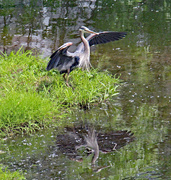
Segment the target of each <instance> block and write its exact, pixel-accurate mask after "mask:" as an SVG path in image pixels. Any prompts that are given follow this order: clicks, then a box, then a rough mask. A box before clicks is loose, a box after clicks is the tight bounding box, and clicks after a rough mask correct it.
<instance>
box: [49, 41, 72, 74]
mask: <svg viewBox="0 0 171 180" xmlns="http://www.w3.org/2000/svg"><path fill="white" fill-rule="evenodd" d="M71 45H72V42H68V43H65V44H63V45H62V46H60V47H59V48H58V49H57V50H56V51H55V52H54V53H53V54H52V55H51V56H50V61H49V62H48V65H47V68H46V70H48V71H49V70H51V69H53V68H57V67H58V66H59V65H61V64H63V63H66V62H69V61H71V60H72V56H69V55H68V54H67V50H68V48H69V47H70V46H71Z"/></svg>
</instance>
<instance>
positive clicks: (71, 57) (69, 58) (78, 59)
mask: <svg viewBox="0 0 171 180" xmlns="http://www.w3.org/2000/svg"><path fill="white" fill-rule="evenodd" d="M79 31H80V37H81V40H82V42H81V43H80V44H79V45H78V47H77V49H76V51H75V52H74V53H71V52H69V51H68V48H69V47H70V46H71V45H72V42H68V43H65V44H63V45H62V46H60V47H59V48H58V49H57V51H55V52H54V53H53V54H52V55H51V57H50V58H51V60H50V61H49V63H48V65H47V68H46V69H47V70H48V71H49V70H51V69H53V68H56V69H58V71H59V72H60V73H61V74H62V73H65V74H66V73H67V74H68V76H69V73H70V72H71V71H72V70H73V69H74V68H76V67H80V68H82V69H86V70H89V68H90V66H91V64H90V47H91V46H92V45H96V44H103V43H107V42H110V41H116V40H119V39H122V38H123V37H125V35H126V33H125V32H110V31H104V32H100V33H96V32H93V31H91V30H89V29H88V28H86V27H85V26H81V28H80V29H79ZM84 33H90V35H89V36H88V37H87V38H85V37H84ZM65 74H64V78H65ZM66 83H67V85H68V77H67V81H66Z"/></svg>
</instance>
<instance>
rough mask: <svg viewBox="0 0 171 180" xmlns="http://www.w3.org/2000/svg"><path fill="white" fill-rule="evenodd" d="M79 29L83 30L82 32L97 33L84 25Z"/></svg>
mask: <svg viewBox="0 0 171 180" xmlns="http://www.w3.org/2000/svg"><path fill="white" fill-rule="evenodd" d="M79 31H82V32H84V33H90V34H98V33H96V32H94V31H91V30H90V29H88V28H87V27H85V26H81V27H80V29H79Z"/></svg>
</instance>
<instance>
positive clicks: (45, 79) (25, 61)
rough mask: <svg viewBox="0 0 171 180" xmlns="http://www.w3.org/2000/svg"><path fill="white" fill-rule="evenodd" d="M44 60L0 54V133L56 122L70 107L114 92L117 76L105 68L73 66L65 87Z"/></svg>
mask: <svg viewBox="0 0 171 180" xmlns="http://www.w3.org/2000/svg"><path fill="white" fill-rule="evenodd" d="M46 65H47V61H46V60H44V59H41V58H39V57H36V56H33V55H32V54H31V52H25V53H23V52H21V51H18V52H17V53H13V52H12V53H11V54H10V55H8V56H7V55H6V54H4V55H3V56H0V135H1V137H2V136H7V135H9V134H11V133H15V132H20V133H21V132H30V131H34V130H36V129H39V128H41V127H46V126H48V125H49V124H52V123H53V124H54V123H56V124H58V123H59V122H60V121H62V119H63V117H65V115H66V114H68V112H69V111H70V110H71V109H72V108H71V107H73V108H75V107H77V108H80V107H85V106H89V105H91V104H92V103H94V102H101V101H103V100H105V99H107V98H110V97H112V96H114V95H116V94H117V92H116V88H117V84H118V83H119V80H118V79H116V78H114V77H112V76H111V75H109V73H108V72H98V71H97V70H91V71H90V72H86V71H82V70H79V69H78V70H75V71H73V72H72V73H71V74H70V79H69V82H70V84H71V85H72V87H73V88H71V87H67V86H66V84H65V82H64V80H63V77H62V76H61V75H60V74H59V73H58V72H57V71H55V70H52V71H49V72H47V71H46V70H45V68H46Z"/></svg>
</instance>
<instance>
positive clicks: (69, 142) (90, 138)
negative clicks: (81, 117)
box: [57, 125, 134, 171]
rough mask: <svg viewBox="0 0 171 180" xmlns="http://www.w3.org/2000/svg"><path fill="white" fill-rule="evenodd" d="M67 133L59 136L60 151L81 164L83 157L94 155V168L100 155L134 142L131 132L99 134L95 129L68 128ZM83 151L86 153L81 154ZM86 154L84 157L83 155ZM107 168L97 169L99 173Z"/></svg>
mask: <svg viewBox="0 0 171 180" xmlns="http://www.w3.org/2000/svg"><path fill="white" fill-rule="evenodd" d="M97 129H99V128H97ZM64 131H65V132H64V133H63V134H60V135H58V136H57V146H58V148H59V150H60V151H61V152H62V153H63V154H65V155H66V156H67V157H68V158H69V159H71V160H74V161H77V162H81V161H83V156H84V155H85V156H89V155H91V154H93V157H92V161H91V164H92V166H93V167H94V166H95V163H96V161H97V159H98V158H99V152H100V153H109V152H112V151H115V150H118V149H120V148H121V147H123V146H125V145H126V144H128V143H130V142H132V141H133V140H134V136H133V133H132V132H131V131H127V130H124V131H110V132H104V129H103V132H101V131H100V130H99V132H98V133H97V132H96V130H95V128H94V127H92V126H91V127H90V126H86V125H85V126H77V127H66V128H65V130H64ZM81 150H83V151H84V153H82V154H81V153H80V152H81ZM83 154H84V155H83ZM103 168H105V167H101V168H99V169H96V170H95V171H99V170H101V169H103Z"/></svg>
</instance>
